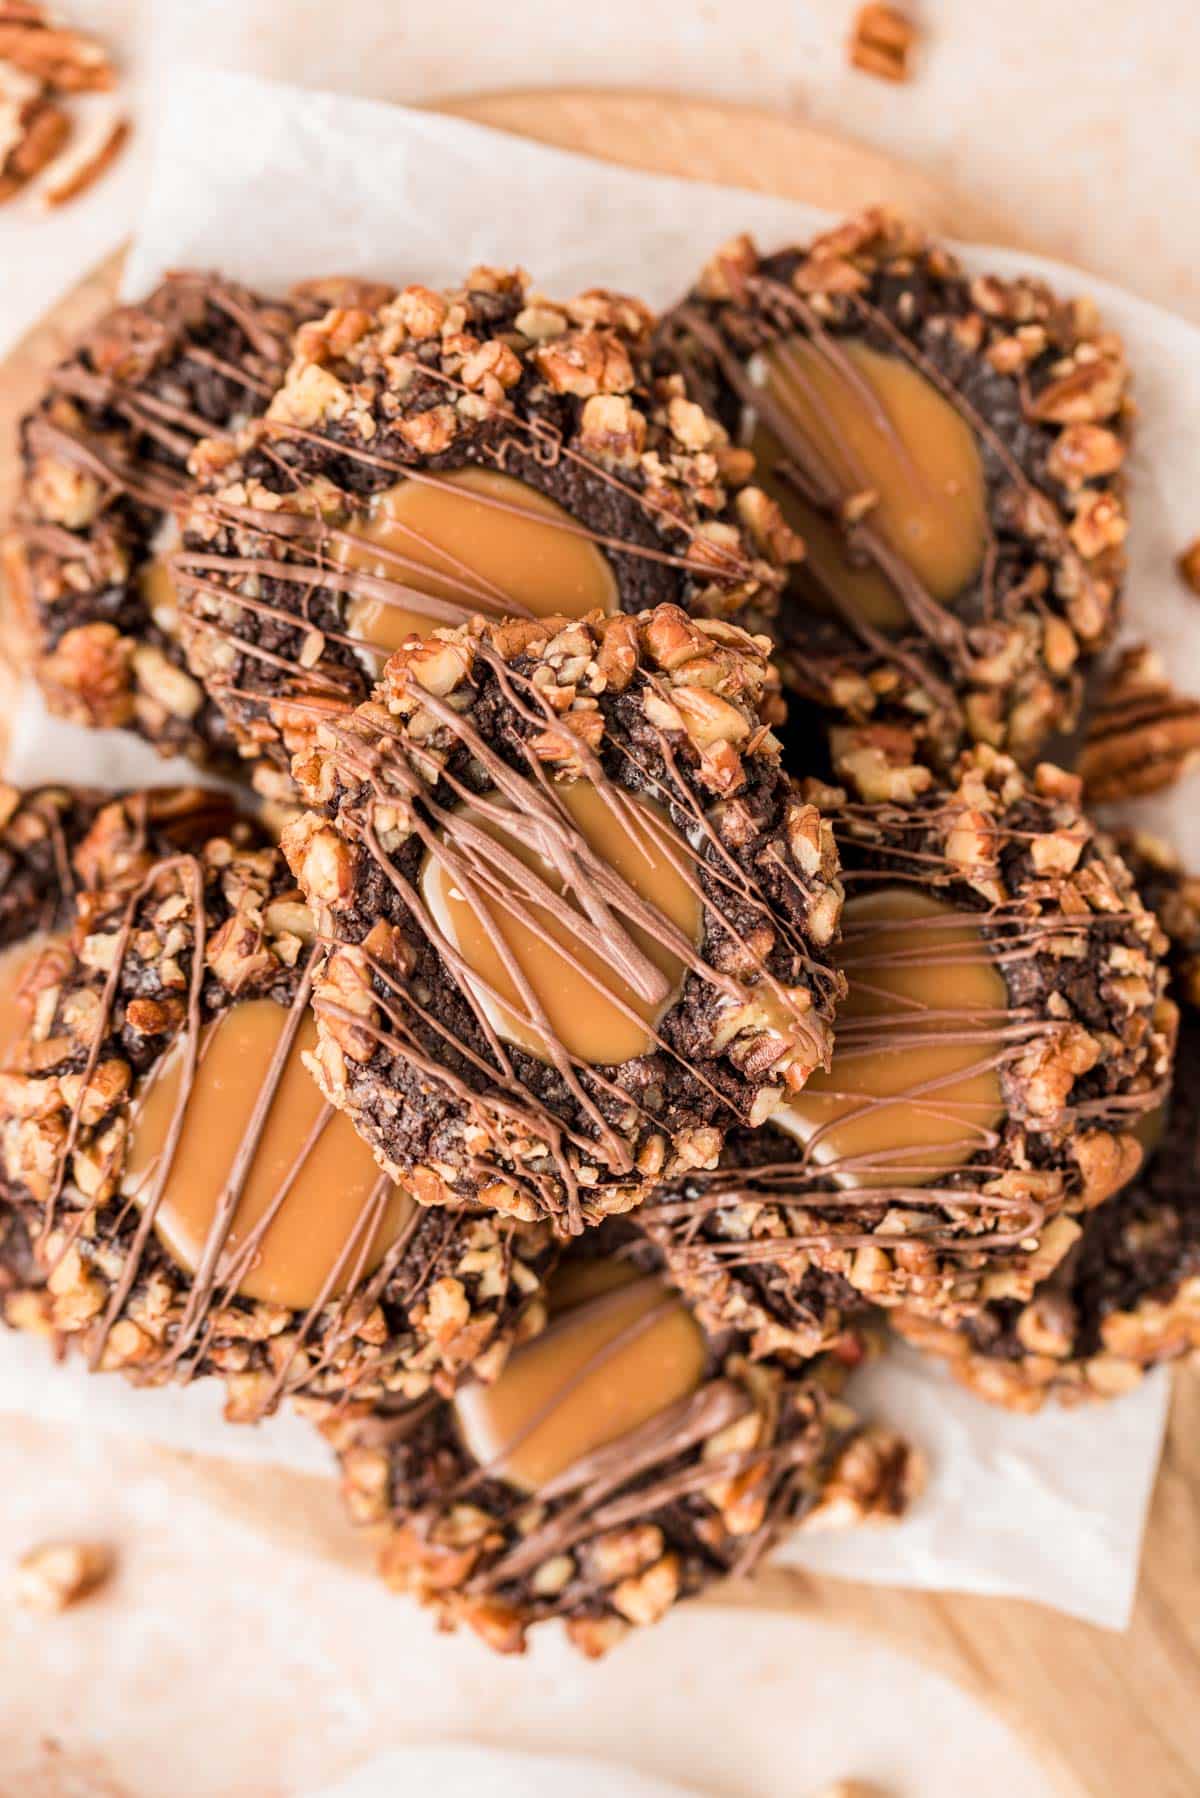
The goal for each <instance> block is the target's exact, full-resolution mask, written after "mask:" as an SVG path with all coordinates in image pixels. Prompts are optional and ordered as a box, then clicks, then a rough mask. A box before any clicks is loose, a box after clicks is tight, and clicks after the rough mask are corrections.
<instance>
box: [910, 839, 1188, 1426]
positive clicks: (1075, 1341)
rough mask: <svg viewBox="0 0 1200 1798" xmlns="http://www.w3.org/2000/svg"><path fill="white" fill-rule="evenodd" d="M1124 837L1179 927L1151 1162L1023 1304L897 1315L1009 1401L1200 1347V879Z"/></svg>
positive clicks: (968, 1378) (987, 1394)
mask: <svg viewBox="0 0 1200 1798" xmlns="http://www.w3.org/2000/svg"><path fill="white" fill-rule="evenodd" d="M1123 848H1124V851H1125V854H1126V856H1127V858H1128V860H1129V863H1130V866H1131V867H1132V869H1133V870H1134V873H1135V876H1136V878H1137V883H1138V889H1139V891H1140V892H1141V893H1142V895H1143V897H1144V898H1145V900H1146V902H1147V904H1150V905H1153V906H1154V908H1155V910H1156V912H1157V913H1158V916H1159V918H1160V920H1161V921H1162V924H1163V926H1164V928H1165V929H1166V930H1167V932H1168V934H1169V935H1170V937H1171V949H1172V954H1171V970H1172V983H1171V989H1170V990H1171V992H1172V993H1173V995H1174V997H1175V999H1176V1001H1177V1002H1178V1004H1179V1007H1180V1027H1179V1042H1178V1046H1177V1050H1176V1056H1175V1076H1174V1081H1173V1084H1172V1088H1171V1092H1170V1095H1169V1097H1168V1098H1167V1099H1166V1101H1165V1103H1164V1106H1163V1108H1162V1110H1161V1111H1160V1112H1159V1113H1157V1114H1154V1115H1152V1116H1150V1117H1149V1118H1148V1119H1147V1120H1146V1122H1145V1124H1144V1126H1143V1129H1142V1132H1141V1139H1142V1147H1143V1150H1144V1153H1145V1157H1146V1159H1145V1163H1144V1165H1143V1166H1142V1167H1141V1168H1140V1169H1139V1170H1138V1172H1137V1174H1136V1175H1135V1177H1134V1178H1133V1180H1131V1182H1130V1183H1129V1185H1128V1186H1127V1187H1125V1189H1124V1190H1123V1191H1122V1192H1119V1193H1118V1194H1116V1196H1115V1197H1113V1198H1111V1199H1109V1200H1108V1201H1107V1202H1106V1203H1105V1204H1103V1205H1101V1206H1100V1208H1099V1210H1097V1211H1094V1212H1092V1213H1091V1214H1090V1215H1089V1216H1088V1217H1087V1218H1085V1220H1084V1223H1083V1231H1082V1234H1081V1236H1080V1237H1079V1238H1078V1240H1077V1241H1076V1242H1075V1243H1074V1245H1073V1246H1072V1248H1071V1250H1070V1252H1069V1253H1068V1255H1067V1256H1066V1258H1065V1259H1064V1260H1063V1261H1062V1262H1061V1263H1060V1265H1059V1266H1058V1267H1057V1268H1055V1270H1054V1271H1053V1273H1051V1274H1050V1275H1049V1276H1048V1278H1046V1279H1045V1280H1043V1281H1042V1282H1041V1284H1040V1285H1039V1286H1038V1287H1037V1289H1036V1291H1035V1292H1034V1293H1033V1296H1032V1297H1031V1298H1028V1299H1027V1301H1026V1302H1024V1303H1022V1302H1020V1301H1019V1300H1016V1299H1007V1300H998V1301H996V1302H993V1303H991V1304H988V1305H986V1306H985V1307H984V1308H983V1310H982V1311H980V1312H978V1313H976V1314H975V1315H974V1316H972V1317H969V1318H968V1319H966V1320H965V1322H963V1323H962V1324H960V1325H959V1326H958V1327H957V1328H950V1327H947V1326H945V1325H944V1324H939V1323H938V1322H937V1321H936V1320H931V1319H929V1318H924V1317H920V1316H916V1315H913V1314H912V1313H910V1312H908V1311H906V1310H901V1311H899V1312H897V1313H896V1314H895V1319H894V1321H895V1323H896V1327H897V1328H898V1329H899V1330H900V1332H901V1334H902V1335H904V1336H906V1337H907V1338H908V1339H909V1340H910V1341H912V1342H914V1343H916V1344H917V1345H918V1346H919V1347H921V1348H924V1349H926V1350H928V1351H929V1352H930V1353H932V1354H935V1355H938V1356H939V1357H941V1358H943V1359H944V1360H946V1361H947V1362H948V1363H949V1365H950V1367H951V1370H952V1371H953V1373H954V1374H955V1377H956V1378H958V1379H959V1380H961V1381H962V1383H963V1384H964V1385H965V1386H968V1387H969V1388H970V1389H971V1391H973V1392H975V1393H977V1394H978V1395H979V1396H980V1397H981V1398H986V1399H990V1400H991V1401H992V1402H993V1403H995V1404H999V1405H1004V1406H1006V1407H1007V1408H1008V1409H1010V1410H1016V1411H1036V1410H1037V1409H1039V1407H1040V1406H1041V1405H1042V1404H1044V1403H1045V1401H1046V1399H1047V1398H1050V1397H1053V1398H1056V1399H1058V1400H1060V1401H1061V1402H1063V1403H1065V1404H1073V1403H1077V1402H1079V1401H1080V1400H1083V1399H1090V1398H1113V1397H1117V1396H1119V1395H1120V1394H1121V1393H1123V1392H1127V1391H1129V1390H1130V1389H1131V1388H1132V1387H1133V1386H1136V1385H1137V1383H1138V1381H1139V1380H1140V1379H1141V1378H1142V1375H1143V1374H1144V1373H1145V1372H1146V1371H1147V1370H1148V1369H1149V1368H1151V1367H1155V1366H1158V1365H1159V1364H1160V1363H1162V1362H1164V1361H1171V1360H1175V1359H1177V1358H1179V1357H1181V1356H1184V1355H1187V1354H1190V1353H1193V1352H1194V1351H1195V1350H1197V1349H1200V1010H1198V1006H1200V883H1198V882H1197V881H1196V880H1194V879H1189V878H1188V877H1186V876H1184V875H1183V874H1182V873H1181V872H1180V871H1179V869H1178V866H1177V865H1176V864H1174V862H1173V858H1171V857H1170V855H1169V853H1167V854H1164V852H1163V850H1162V846H1161V845H1157V844H1153V843H1151V842H1149V841H1148V840H1147V839H1144V838H1140V839H1139V838H1135V839H1132V840H1130V841H1127V842H1125V843H1124V844H1123Z"/></svg>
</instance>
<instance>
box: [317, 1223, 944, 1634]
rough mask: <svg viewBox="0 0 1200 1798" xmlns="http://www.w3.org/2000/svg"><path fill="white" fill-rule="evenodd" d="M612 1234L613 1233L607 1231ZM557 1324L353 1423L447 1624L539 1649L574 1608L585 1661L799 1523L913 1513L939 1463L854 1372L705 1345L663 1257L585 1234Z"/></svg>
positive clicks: (409, 1572)
mask: <svg viewBox="0 0 1200 1798" xmlns="http://www.w3.org/2000/svg"><path fill="white" fill-rule="evenodd" d="M607 1233H608V1231H607V1227H606V1228H605V1230H604V1231H603V1232H601V1233H600V1234H601V1236H602V1237H604V1236H607ZM549 1308H550V1322H549V1325H548V1327H547V1329H546V1330H545V1332H544V1333H543V1334H542V1335H540V1336H538V1337H537V1338H535V1339H534V1340H533V1341H532V1342H529V1343H527V1344H525V1345H523V1346H522V1347H520V1348H518V1349H517V1350H515V1352H514V1353H513V1354H512V1356H511V1357H510V1358H509V1361H508V1363H507V1365H506V1367H505V1369H504V1371H503V1373H502V1374H501V1375H500V1377H499V1379H498V1380H496V1381H495V1382H494V1384H493V1385H491V1386H490V1387H484V1386H480V1385H471V1384H468V1385H465V1386H463V1387H461V1388H460V1390H459V1393H458V1395H457V1396H456V1398H455V1400H454V1401H453V1403H452V1404H444V1403H437V1402H432V1403H429V1404H426V1405H421V1406H415V1407H413V1406H410V1407H408V1408H407V1409H406V1410H400V1409H398V1408H396V1409H389V1408H379V1409H376V1410H375V1411H373V1412H366V1411H365V1409H361V1408H360V1409H359V1411H358V1413H357V1414H355V1412H354V1411H353V1410H351V1411H350V1412H346V1413H343V1414H342V1415H341V1416H340V1417H335V1418H334V1419H333V1420H332V1422H331V1423H330V1424H329V1425H328V1426H327V1434H328V1435H329V1436H330V1437H331V1439H332V1440H333V1442H334V1443H335V1445H336V1447H337V1450H338V1454H339V1460H340V1463H341V1470H342V1489H343V1494H344V1497H345V1501H346V1504H347V1507H348V1509H349V1511H350V1515H351V1516H352V1518H353V1519H354V1520H355V1521H356V1522H358V1523H362V1524H375V1525H378V1524H384V1525H386V1531H385V1534H384V1537H383V1546H382V1549H381V1553H380V1571H381V1573H382V1576H383V1578H384V1579H385V1580H386V1581H387V1582H388V1584H389V1585H391V1586H392V1587H394V1588H395V1589H397V1590H400V1591H406V1592H411V1593H413V1594H415V1595H416V1597H417V1598H419V1599H420V1600H421V1602H422V1603H424V1604H426V1605H428V1606H430V1607H431V1608H432V1609H433V1610H434V1611H435V1613H436V1615H437V1619H438V1622H439V1624H440V1625H441V1626H442V1627H444V1628H445V1627H451V1628H452V1627H454V1626H456V1625H458V1624H460V1623H465V1624H467V1625H468V1626H469V1627H470V1628H472V1629H474V1630H475V1631H476V1632H477V1633H478V1634H479V1635H480V1636H481V1637H482V1639H483V1640H484V1641H485V1642H486V1643H487V1645H488V1646H489V1647H490V1648H493V1649H495V1650H497V1651H498V1652H500V1653H504V1654H512V1653H520V1652H521V1651H522V1650H523V1649H524V1647H525V1642H526V1635H527V1632H528V1630H529V1629H530V1628H531V1627H532V1626H533V1625H535V1624H538V1623H542V1622H546V1621H549V1620H551V1619H557V1620H559V1621H560V1622H562V1623H563V1625H564V1626H565V1628H566V1632H567V1635H568V1637H569V1639H570V1641H571V1642H572V1643H573V1644H574V1646H575V1647H576V1648H578V1649H580V1650H581V1651H582V1652H583V1653H584V1654H586V1655H589V1656H597V1655H602V1654H604V1653H606V1652H607V1651H608V1650H609V1649H610V1648H611V1647H613V1646H614V1645H615V1643H616V1642H618V1641H619V1640H620V1638H621V1637H622V1636H623V1635H624V1634H625V1633H626V1632H627V1631H628V1629H629V1628H630V1627H631V1626H637V1625H644V1624H650V1623H655V1622H657V1621H658V1620H659V1619H660V1618H661V1617H662V1616H664V1615H665V1613H666V1612H667V1611H668V1610H669V1609H670V1608H671V1607H672V1606H673V1605H675V1604H676V1603H678V1602H679V1601H680V1600H682V1599H686V1598H690V1597H694V1596H695V1595H696V1594H698V1593H701V1592H704V1591H706V1590H707V1589H709V1588H710V1587H711V1586H713V1585H714V1584H716V1583H717V1582H719V1581H721V1580H723V1579H725V1578H727V1577H728V1576H729V1575H731V1574H735V1573H746V1572H749V1571H750V1570H751V1569H752V1568H753V1567H754V1566H755V1565H756V1564H757V1563H758V1561H759V1560H760V1559H761V1558H762V1556H763V1555H764V1554H765V1553H766V1552H767V1551H768V1550H769V1549H770V1548H771V1547H772V1546H773V1545H774V1544H775V1543H776V1542H777V1541H778V1540H779V1538H780V1537H781V1536H782V1535H785V1534H787V1533H788V1532H790V1531H792V1530H794V1529H795V1528H797V1527H800V1526H805V1525H808V1526H810V1527H814V1526H816V1525H818V1524H839V1525H846V1524H850V1523H854V1522H859V1521H865V1520H869V1519H879V1518H885V1517H891V1516H897V1515H899V1514H900V1513H901V1512H902V1511H903V1510H904V1509H905V1508H906V1506H907V1503H908V1501H909V1499H910V1497H911V1496H912V1495H913V1494H914V1492H915V1490H916V1489H917V1488H918V1487H919V1484H920V1465H919V1461H918V1460H917V1458H916V1457H915V1456H914V1455H913V1454H912V1451H911V1450H910V1449H909V1447H908V1445H907V1444H906V1443H905V1442H903V1441H902V1440H901V1439H900V1438H898V1437H895V1436H894V1435H892V1434H891V1433H890V1432H887V1431H883V1430H863V1429H862V1427H861V1426H860V1425H859V1424H858V1422H857V1420H856V1419H855V1417H854V1415H853V1413H852V1412H851V1411H850V1410H849V1409H848V1407H847V1406H845V1405H844V1404H843V1403H841V1402H840V1400H838V1399H837V1398H836V1397H835V1396H834V1394H835V1391H836V1387H837V1384H838V1381H837V1377H836V1373H835V1372H834V1371H833V1370H832V1369H830V1368H829V1367H828V1366H826V1365H822V1364H810V1365H809V1366H808V1368H807V1369H806V1370H805V1371H804V1372H803V1373H802V1374H800V1375H797V1374H788V1373H785V1372H784V1371H783V1370H782V1369H781V1368H780V1367H779V1366H778V1365H768V1364H765V1363H761V1362H758V1363H754V1362H751V1361H749V1360H747V1358H746V1357H745V1355H744V1353H743V1352H742V1349H741V1347H740V1345H739V1344H738V1342H737V1339H736V1338H735V1337H733V1336H731V1334H730V1333H729V1332H726V1333H725V1334H724V1336H723V1337H712V1336H707V1335H706V1334H705V1332H704V1330H703V1329H702V1328H701V1327H700V1325H699V1323H698V1322H697V1320H696V1319H695V1317H694V1316H693V1315H692V1313H691V1312H690V1311H689V1309H688V1307H687V1305H686V1303H685V1302H684V1300H683V1299H681V1298H680V1297H679V1295H678V1294H677V1293H675V1292H673V1291H672V1290H671V1289H670V1287H669V1286H668V1285H667V1283H666V1281H665V1280H664V1279H663V1278H662V1275H661V1274H660V1273H659V1272H657V1271H655V1270H654V1268H653V1266H652V1265H650V1266H648V1265H647V1263H646V1259H645V1256H644V1255H641V1254H635V1255H634V1256H633V1258H632V1259H630V1258H628V1257H627V1255H626V1253H625V1251H624V1250H618V1251H617V1252H615V1253H611V1254H609V1253H605V1252H604V1250H603V1249H601V1250H600V1251H599V1252H597V1248H596V1245H595V1244H594V1243H593V1242H592V1241H590V1240H589V1239H588V1238H584V1239H583V1241H582V1243H581V1244H579V1245H578V1246H576V1245H572V1248H571V1249H569V1250H568V1253H567V1259H566V1260H565V1261H564V1263H563V1264H562V1265H561V1266H560V1268H559V1270H558V1272H557V1274H556V1275H554V1276H553V1278H552V1279H551V1282H550V1287H549Z"/></svg>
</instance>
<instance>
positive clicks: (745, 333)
mask: <svg viewBox="0 0 1200 1798" xmlns="http://www.w3.org/2000/svg"><path fill="white" fill-rule="evenodd" d="M659 359H660V366H662V367H665V368H669V369H679V370H682V371H683V372H684V374H685V376H686V379H687V382H688V388H689V392H691V393H692V394H693V395H694V396H695V397H696V398H697V399H698V400H700V401H701V403H702V404H704V405H705V406H706V407H707V408H708V409H709V410H710V411H712V412H713V413H714V414H715V415H716V416H717V417H718V418H719V419H720V420H721V421H722V423H723V424H724V425H725V427H726V429H727V430H728V431H729V432H730V435H731V437H732V438H733V439H734V441H735V442H746V441H753V442H754V444H755V447H756V450H757V452H758V456H759V462H760V468H759V478H761V479H763V480H764V483H765V484H766V485H767V486H768V488H769V489H770V490H771V491H773V492H775V493H776V494H778V495H779V496H780V497H781V498H782V500H783V505H784V512H785V515H786V516H787V519H788V522H789V523H790V524H791V525H793V526H794V528H796V529H797V530H799V532H800V534H801V535H802V536H807V539H808V556H807V559H806V561H805V562H804V563H803V564H801V565H800V566H799V567H798V569H797V571H796V574H795V577H794V579H793V581H792V583H791V586H790V589H789V592H788V595H787V597H786V599H785V602H784V606H783V611H782V614H781V618H780V623H779V638H780V651H781V665H782V667H783V669H784V673H785V681H786V682H787V684H788V685H789V686H790V687H792V688H793V689H794V691H795V692H796V693H798V694H799V695H801V696H802V697H803V698H804V699H806V700H809V701H814V702H815V703H816V704H818V705H819V706H821V707H822V708H824V709H825V710H826V711H827V712H828V713H829V714H830V715H831V716H833V717H836V718H841V719H843V720H847V721H849V722H850V723H851V724H852V725H853V726H854V727H855V728H858V729H866V732H867V734H868V736H869V735H870V727H871V726H872V725H878V724H883V725H886V726H888V727H894V728H900V729H902V730H903V731H904V732H906V733H907V734H908V736H909V738H910V741H911V742H912V743H913V744H915V745H916V746H917V748H918V752H919V753H920V755H921V756H922V757H923V758H924V759H926V760H929V761H933V762H936V763H938V764H940V765H941V766H942V767H948V766H949V764H950V762H951V760H952V758H953V755H954V753H955V752H956V751H957V749H958V748H960V747H961V746H962V744H963V743H964V742H969V741H971V740H974V741H977V742H983V743H988V744H991V745H992V746H994V747H996V748H1003V749H1005V750H1007V751H1008V752H1010V753H1011V754H1012V755H1014V756H1015V757H1016V758H1017V760H1018V761H1020V762H1022V763H1028V762H1030V761H1031V760H1032V759H1033V758H1034V757H1035V756H1036V754H1037V753H1038V751H1039V748H1040V747H1041V746H1042V745H1043V744H1044V743H1045V742H1046V741H1047V739H1048V738H1050V737H1051V736H1053V735H1056V734H1058V733H1062V732H1065V731H1067V730H1069V729H1070V728H1071V726H1072V724H1073V722H1074V720H1075V717H1076V714H1077V711H1078V707H1079V702H1080V696H1081V690H1082V675H1083V671H1084V669H1085V667H1086V664H1087V662H1088V659H1089V658H1090V657H1091V656H1093V655H1094V653H1095V652H1096V651H1097V650H1098V649H1099V648H1101V647H1102V646H1103V645H1104V644H1105V643H1106V642H1107V641H1108V640H1109V638H1110V636H1111V634H1112V631H1113V628H1114V625H1115V622H1116V618H1117V608H1118V602H1119V596H1120V588H1121V581H1122V576H1123V573H1124V549H1123V544H1124V538H1125V531H1126V519H1125V510H1124V503H1123V466H1124V461H1125V452H1126V441H1127V437H1128V426H1129V419H1130V416H1131V412H1132V408H1131V405H1130V401H1129V394H1128V385H1129V383H1128V371H1127V367H1126V362H1125V356H1124V351H1123V348H1122V345H1121V342H1120V340H1119V339H1118V338H1117V337H1116V336H1115V335H1114V334H1113V333H1112V332H1110V331H1107V330H1106V329H1105V328H1104V326H1103V324H1102V322H1101V321H1100V320H1099V319H1098V317H1097V316H1096V313H1095V309H1094V308H1093V307H1092V305H1091V304H1090V302H1088V301H1086V300H1082V299H1075V300H1072V299H1065V298H1061V297H1059V296H1057V295H1055V294H1053V293H1051V292H1050V291H1049V289H1047V288H1046V287H1045V286H1044V285H1043V283H1041V282H1040V281H1037V280H1034V279H1016V280H1011V281H1009V280H1001V279H1000V278H998V277H996V276H989V275H982V276H976V277H971V276H969V275H967V274H966V273H965V272H964V271H963V269H962V268H961V267H960V265H959V263H958V262H957V260H956V258H955V257H954V256H953V255H951V253H950V252H949V251H948V250H946V249H944V248H943V247H941V246H939V245H937V244H934V243H931V242H929V241H928V240H927V239H926V238H924V237H923V236H922V234H921V233H920V232H919V231H918V230H916V229H915V228H914V227H912V226H911V225H908V224H906V223H905V222H904V221H902V220H900V219H898V218H896V217H895V216H893V215H891V214H889V213H887V212H884V211H880V210H871V211H868V212H865V213H863V214H861V215H860V216H858V217H857V218H853V219H851V220H849V221H848V222H847V223H846V224H844V225H841V226H839V227H837V228H836V229H834V230H833V231H830V232H827V233H825V234H824V235H822V236H820V237H818V238H816V239H814V240H813V241H812V242H811V243H809V244H807V245H803V246H797V247H794V248H788V249H784V250H780V251H778V252H776V253H774V254H772V255H765V256H764V255H760V254H759V252H758V250H757V249H756V247H755V246H754V244H753V243H752V242H751V241H750V240H749V239H748V238H738V239H734V240H733V241H732V242H731V243H729V244H727V245H725V247H724V248H723V249H721V250H720V251H718V252H717V254H716V255H715V256H714V257H713V258H712V259H711V261H710V262H709V263H708V264H707V266H706V267H705V269H704V270H703V272H702V274H701V276H700V278H699V280H698V282H697V284H696V287H695V288H694V290H693V291H692V292H691V293H690V294H689V295H688V296H687V298H686V299H685V300H684V301H683V302H682V303H681V304H680V305H679V306H677V307H676V308H675V309H674V310H673V311H671V312H670V313H668V314H667V316H666V318H665V320H664V322H663V324H662V326H661V327H660V330H659Z"/></svg>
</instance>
